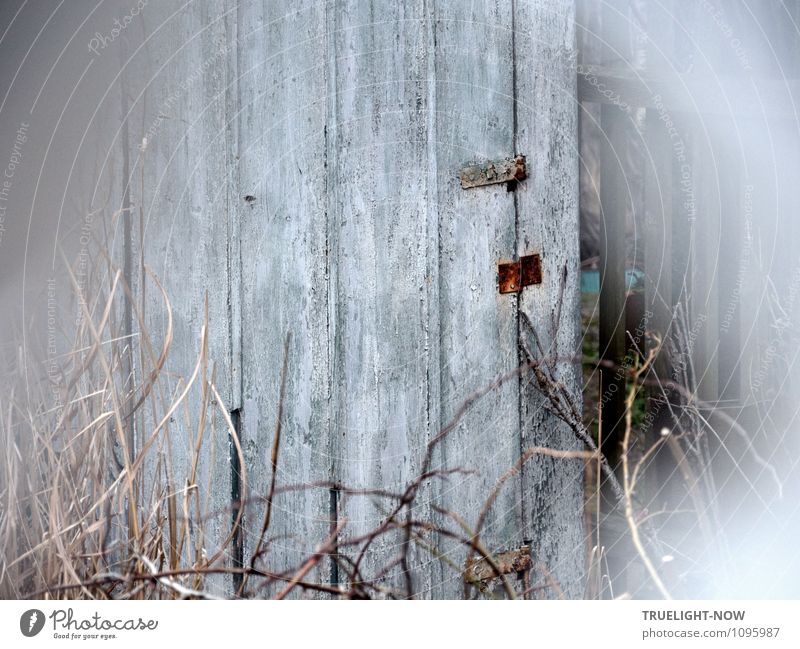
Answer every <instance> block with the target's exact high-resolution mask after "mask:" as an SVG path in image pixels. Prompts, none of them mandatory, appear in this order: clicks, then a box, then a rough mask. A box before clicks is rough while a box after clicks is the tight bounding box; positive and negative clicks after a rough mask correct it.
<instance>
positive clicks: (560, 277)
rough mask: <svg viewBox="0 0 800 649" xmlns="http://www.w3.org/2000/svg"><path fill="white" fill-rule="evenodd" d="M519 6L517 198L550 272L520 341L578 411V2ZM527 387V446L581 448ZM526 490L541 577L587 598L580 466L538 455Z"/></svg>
mask: <svg viewBox="0 0 800 649" xmlns="http://www.w3.org/2000/svg"><path fill="white" fill-rule="evenodd" d="M514 6H515V13H514V25H515V48H514V54H515V68H516V111H517V117H516V120H517V134H516V138H517V148H518V149H519V150H520V151H521V152H523V153H525V154H526V155H527V156H528V159H529V160H530V161H531V168H530V179H529V181H528V182H525V183H523V184H521V185H520V187H519V188H518V190H517V192H516V194H515V197H516V200H517V218H518V225H517V241H516V246H517V254H519V255H523V254H529V253H530V252H540V253H541V255H542V271H543V283H542V284H541V285H540V286H533V287H529V288H528V289H526V290H525V291H524V292H523V293H522V298H521V303H520V311H521V313H522V314H524V316H525V317H524V318H523V319H522V320H521V321H520V340H521V343H522V342H524V344H525V345H526V346H527V348H528V349H530V350H536V347H537V345H536V342H535V340H534V339H533V336H532V332H531V331H530V328H529V327H527V326H526V321H528V322H530V323H531V324H532V326H533V328H534V329H535V330H536V333H537V336H538V338H539V342H540V343H541V346H542V348H543V350H544V355H545V356H546V357H550V358H551V359H552V360H553V361H554V364H553V374H554V377H555V379H556V380H558V381H560V382H561V383H562V384H563V385H564V387H565V388H566V390H567V392H568V393H569V394H570V396H571V398H572V401H573V403H574V404H575V406H576V409H577V410H578V411H580V409H581V401H582V397H581V372H580V359H581V345H580V335H579V334H580V319H579V313H580V264H579V259H580V256H579V237H578V164H577V151H578V141H577V135H578V126H577V99H576V76H575V72H574V70H575V61H576V59H577V57H576V52H575V47H576V45H575V13H574V12H575V8H574V3H573V2H572V1H571V0H558V1H556V2H553V1H552V0H547V1H545V0H542V1H540V2H517V3H515V4H514ZM604 180H605V179H604ZM534 353H535V352H534ZM522 360H525V359H524V358H523V359H522ZM521 388H522V392H521V395H520V398H521V401H520V417H521V426H522V448H523V449H525V448H529V447H533V446H545V447H548V448H554V449H560V450H570V449H578V448H581V444H580V443H579V441H578V440H577V439H576V436H575V434H574V432H573V431H572V430H571V429H570V428H569V427H568V426H567V425H566V424H565V423H564V422H562V421H561V420H560V419H558V418H557V417H556V416H555V415H554V414H553V413H552V412H550V411H549V410H548V409H547V408H546V406H545V404H546V403H547V401H546V399H545V397H544V396H543V395H542V394H541V393H540V392H539V390H538V389H537V388H536V387H535V379H534V377H533V375H532V374H526V375H524V377H523V378H522V381H521ZM522 488H523V502H524V520H523V529H524V533H525V538H526V540H529V541H530V544H531V548H532V554H533V558H534V561H535V562H536V564H537V568H535V569H534V575H535V577H536V579H538V581H540V582H544V580H545V573H544V570H542V568H539V567H538V566H542V567H543V568H544V569H546V571H547V572H549V573H550V574H551V575H552V577H553V578H554V579H555V581H556V582H557V583H559V584H560V586H561V589H562V590H563V592H564V594H565V595H566V596H567V597H581V596H583V581H584V574H585V566H584V562H585V557H586V554H585V540H584V529H583V524H582V516H583V462H582V461H581V460H563V459H556V458H552V457H544V456H535V457H534V458H533V459H532V460H530V461H529V462H528V463H527V464H526V465H525V466H524V468H523V471H522ZM546 596H547V597H553V598H555V597H557V596H558V593H557V592H553V591H552V590H551V591H548V592H547V594H546Z"/></svg>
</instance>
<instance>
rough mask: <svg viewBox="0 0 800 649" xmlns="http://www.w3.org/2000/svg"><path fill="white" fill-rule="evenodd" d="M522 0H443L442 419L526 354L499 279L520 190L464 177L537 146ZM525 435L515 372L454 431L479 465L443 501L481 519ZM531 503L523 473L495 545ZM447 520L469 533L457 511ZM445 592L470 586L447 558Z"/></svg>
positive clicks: (460, 552)
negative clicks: (522, 69)
mask: <svg viewBox="0 0 800 649" xmlns="http://www.w3.org/2000/svg"><path fill="white" fill-rule="evenodd" d="M511 7H512V5H511V3H510V2H487V3H473V4H471V5H470V6H469V7H465V6H464V5H463V4H462V3H460V2H438V3H436V5H435V9H436V14H435V30H436V43H437V49H436V71H435V73H436V139H437V150H436V154H437V165H438V170H439V183H438V189H439V191H438V203H439V246H440V257H439V277H440V286H439V291H440V293H439V315H440V318H441V323H440V327H441V347H440V359H441V360H440V364H441V368H440V377H439V380H440V388H439V389H440V404H439V406H438V407H439V413H438V414H439V420H438V422H439V426H440V427H442V426H444V425H446V424H447V423H448V422H449V421H450V420H451V419H452V417H453V416H454V415H455V413H456V411H457V410H458V408H459V406H460V405H461V403H462V402H463V400H464V399H466V398H467V397H468V396H469V395H470V394H471V393H473V392H475V391H477V390H479V389H481V388H483V387H485V386H486V385H488V384H489V383H491V382H492V381H493V380H494V379H495V378H496V377H497V376H500V375H502V374H505V373H508V372H509V371H512V370H513V369H514V368H515V367H516V366H517V363H518V356H517V296H516V295H500V294H499V293H498V288H497V262H498V261H500V260H501V259H509V258H511V257H512V256H513V255H514V251H515V250H514V248H515V241H514V240H515V210H514V195H513V194H512V193H509V192H508V191H507V188H506V187H505V186H502V185H492V186H489V187H484V188H479V189H470V190H468V191H465V190H464V189H462V188H461V186H460V183H459V178H458V176H459V171H460V169H461V168H462V167H463V166H465V164H467V163H470V162H480V161H484V160H493V159H502V158H507V157H513V156H514V155H515V154H516V153H523V154H524V153H525V152H524V151H515V150H514V99H513V97H514V88H513V65H512V62H513V38H512V31H511V30H512V27H513V25H512V12H511ZM476 43H480V44H481V46H480V47H476V46H475V44H476ZM525 182H527V181H525ZM522 184H524V182H523V183H522ZM519 445H520V438H519V391H518V383H517V381H516V380H511V381H508V382H506V383H504V384H503V385H501V386H500V387H498V388H497V389H496V390H493V391H492V392H490V393H489V394H487V395H486V396H485V397H483V398H482V399H481V400H480V401H478V402H477V403H475V404H474V405H473V406H472V407H471V408H470V410H469V411H468V412H467V413H466V414H465V416H464V417H463V418H462V419H461V420H460V422H459V424H458V426H457V427H456V428H455V429H454V430H453V431H452V432H451V433H450V435H449V436H448V437H447V438H446V439H445V440H444V441H443V443H442V445H441V452H440V454H439V455H438V460H439V462H440V463H441V466H446V467H462V468H464V469H468V470H472V471H474V472H475V473H474V474H472V475H466V476H454V477H452V478H451V479H449V480H448V481H447V482H444V483H443V484H442V485H441V487H440V489H439V492H438V498H439V504H440V505H441V506H442V507H443V508H445V509H447V510H450V511H453V512H454V513H456V514H458V515H459V516H460V517H462V518H463V519H464V520H465V521H466V522H467V523H468V525H470V526H471V527H472V526H474V525H475V524H476V523H477V518H478V515H479V512H480V510H481V508H482V507H483V504H484V502H485V500H486V498H487V497H488V495H489V493H490V491H491V489H492V487H493V486H494V485H495V483H496V482H497V480H498V479H499V478H500V477H501V476H502V475H503V473H504V472H505V471H506V470H508V469H509V468H510V467H511V466H512V465H513V464H514V463H515V462H516V461H517V459H518V458H519ZM520 514H521V502H520V483H519V480H518V479H517V478H512V479H510V480H509V481H508V482H507V483H506V485H505V487H504V488H503V490H502V491H501V493H500V495H499V497H498V499H497V502H496V503H495V505H494V507H493V508H492V509H491V511H490V512H489V515H488V517H487V519H486V523H485V525H484V529H483V534H482V538H483V540H484V542H485V544H486V546H487V547H488V549H489V550H491V551H502V550H508V549H511V547H512V546H518V545H521V544H522V535H521V519H520ZM442 523H443V524H447V526H448V527H449V528H451V529H452V530H453V531H454V532H460V533H462V534H463V530H461V529H459V527H458V526H457V525H456V524H455V523H454V522H453V521H452V520H450V521H448V520H442ZM439 552H441V553H442V554H443V555H444V556H446V557H447V558H448V559H449V560H450V561H452V562H454V563H455V564H456V565H459V566H463V565H464V561H465V559H466V549H465V548H464V546H463V545H459V544H455V543H454V542H453V541H451V540H448V539H442V540H441V543H440V547H439ZM434 594H435V596H436V597H444V598H455V597H460V596H461V594H462V586H461V575H460V574H458V573H457V572H455V571H453V570H451V569H449V568H448V567H447V566H444V565H443V566H442V573H441V576H440V578H439V580H438V583H437V584H436V589H435V591H434Z"/></svg>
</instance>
